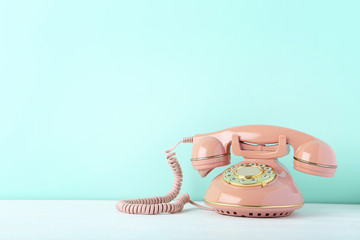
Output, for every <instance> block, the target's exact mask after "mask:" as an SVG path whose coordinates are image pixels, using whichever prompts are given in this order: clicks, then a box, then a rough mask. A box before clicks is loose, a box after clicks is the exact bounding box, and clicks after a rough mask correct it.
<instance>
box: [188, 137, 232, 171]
mask: <svg viewBox="0 0 360 240" xmlns="http://www.w3.org/2000/svg"><path fill="white" fill-rule="evenodd" d="M191 164H192V165H193V167H194V169H195V170H198V171H199V174H200V176H201V177H205V176H206V175H208V174H209V173H210V172H211V170H213V169H214V168H217V167H221V166H225V165H228V164H230V153H229V151H226V150H225V147H224V145H223V144H222V143H221V142H220V141H219V140H218V139H217V138H214V137H202V138H201V139H200V140H199V141H198V142H196V143H194V146H193V150H192V154H191Z"/></svg>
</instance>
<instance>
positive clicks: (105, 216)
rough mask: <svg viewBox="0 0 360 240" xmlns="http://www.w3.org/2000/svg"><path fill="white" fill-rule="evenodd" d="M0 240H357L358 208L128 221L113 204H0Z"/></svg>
mask: <svg viewBox="0 0 360 240" xmlns="http://www.w3.org/2000/svg"><path fill="white" fill-rule="evenodd" d="M0 239H1V240H12V239H21V240H25V239H29V240H32V239H34V240H35V239H36V240H42V239H46V240H52V239H61V240H67V239H102V240H107V239H249V240H250V239H251V240H256V239H261V240H264V239H287V240H294V239H301V240H305V239H317V240H318V239H326V240H329V239H340V240H350V239H358V240H359V239H360V205H342V204H305V205H304V207H303V208H302V209H300V210H297V211H295V212H294V213H293V214H292V215H291V216H289V217H283V218H242V217H229V216H222V215H219V214H217V213H215V212H210V211H206V210H202V209H198V208H195V207H193V206H192V205H190V204H187V205H186V207H185V209H184V211H183V212H182V213H179V214H162V215H156V216H145V215H128V214H123V213H120V212H118V211H117V210H116V209H115V201H37V200H36V201H22V200H14V201H10V200H3V201H0Z"/></svg>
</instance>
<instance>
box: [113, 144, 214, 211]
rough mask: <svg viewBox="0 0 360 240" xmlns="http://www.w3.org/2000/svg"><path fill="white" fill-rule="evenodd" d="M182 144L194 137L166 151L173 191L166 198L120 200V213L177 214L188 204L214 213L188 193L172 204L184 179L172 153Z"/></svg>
mask: <svg viewBox="0 0 360 240" xmlns="http://www.w3.org/2000/svg"><path fill="white" fill-rule="evenodd" d="M182 142H184V143H186V142H192V137H188V138H184V139H183V140H181V141H179V142H178V143H176V144H175V145H174V146H173V147H172V148H170V149H168V150H166V151H165V156H166V160H167V163H168V164H169V166H170V168H171V171H172V172H173V174H174V181H173V186H172V188H171V190H170V191H169V192H168V193H167V194H165V195H164V196H159V197H148V198H136V199H128V200H120V201H118V202H117V203H116V208H117V209H118V210H119V211H120V212H124V213H129V214H149V215H154V214H159V213H177V212H180V211H181V210H183V208H184V205H185V204H186V203H191V204H192V205H194V206H196V207H199V208H203V209H206V210H211V211H214V209H212V208H208V207H204V206H201V205H199V204H197V203H195V202H193V201H191V200H190V196H189V194H187V193H183V194H181V195H180V196H179V197H178V198H177V199H176V200H175V201H174V202H173V203H170V202H171V201H172V200H174V199H175V198H176V196H177V195H179V192H180V188H181V184H182V178H183V175H182V171H181V167H180V164H179V162H178V161H177V158H176V157H175V153H174V152H171V151H172V150H174V148H176V147H177V145H179V144H180V143H182Z"/></svg>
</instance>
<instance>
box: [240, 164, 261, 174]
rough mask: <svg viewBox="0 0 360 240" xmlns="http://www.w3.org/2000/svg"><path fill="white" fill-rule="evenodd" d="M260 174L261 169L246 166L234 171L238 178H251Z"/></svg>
mask: <svg viewBox="0 0 360 240" xmlns="http://www.w3.org/2000/svg"><path fill="white" fill-rule="evenodd" d="M261 172H262V170H261V169H259V168H257V167H252V166H246V167H243V168H239V169H238V170H236V174H237V175H239V176H240V177H252V176H256V175H258V174H259V173H261Z"/></svg>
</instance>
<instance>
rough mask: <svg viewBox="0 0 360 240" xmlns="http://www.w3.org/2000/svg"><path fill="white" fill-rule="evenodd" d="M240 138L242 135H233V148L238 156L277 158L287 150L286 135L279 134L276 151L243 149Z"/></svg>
mask: <svg viewBox="0 0 360 240" xmlns="http://www.w3.org/2000/svg"><path fill="white" fill-rule="evenodd" d="M240 138H241V136H239V135H237V134H233V135H232V144H231V149H232V152H233V153H234V154H235V155H237V156H243V157H245V158H277V157H282V156H284V155H285V154H286V151H287V146H286V136H285V135H280V136H279V144H278V147H277V149H276V151H274V152H266V151H251V150H243V149H241V146H240Z"/></svg>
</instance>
